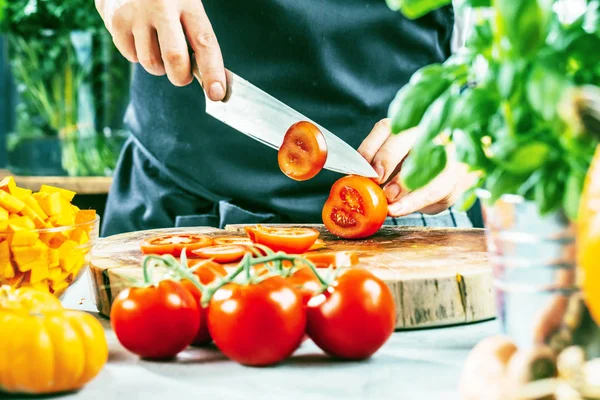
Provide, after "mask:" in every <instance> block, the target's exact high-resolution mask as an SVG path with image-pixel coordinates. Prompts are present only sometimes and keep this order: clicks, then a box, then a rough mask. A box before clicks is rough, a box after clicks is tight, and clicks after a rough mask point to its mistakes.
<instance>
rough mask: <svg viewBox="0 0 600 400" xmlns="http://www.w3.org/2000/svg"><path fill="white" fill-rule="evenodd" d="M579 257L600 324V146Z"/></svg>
mask: <svg viewBox="0 0 600 400" xmlns="http://www.w3.org/2000/svg"><path fill="white" fill-rule="evenodd" d="M577 257H578V265H579V268H580V270H581V272H582V277H581V279H582V287H583V293H584V297H585V301H586V303H587V305H588V307H589V310H590V313H591V314H592V316H593V317H594V320H595V321H596V323H597V324H600V146H598V148H596V152H595V154H594V159H593V161H592V164H591V166H590V168H589V170H588V172H587V176H586V179H585V184H584V188H583V193H582V195H581V203H580V208H579V218H578V221H577Z"/></svg>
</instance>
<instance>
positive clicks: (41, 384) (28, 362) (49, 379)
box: [0, 286, 108, 397]
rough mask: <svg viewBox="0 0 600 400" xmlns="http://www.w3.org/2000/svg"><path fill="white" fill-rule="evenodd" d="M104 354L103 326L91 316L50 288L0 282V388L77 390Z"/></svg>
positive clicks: (99, 366)
mask: <svg viewBox="0 0 600 400" xmlns="http://www.w3.org/2000/svg"><path fill="white" fill-rule="evenodd" d="M107 359H108V345H107V342H106V337H105V335H104V329H103V328H102V325H101V324H100V322H98V320H97V319H95V318H94V317H93V316H91V315H89V314H87V313H85V312H81V311H72V310H66V309H64V308H63V307H62V306H61V304H60V302H59V301H58V300H57V299H56V297H54V296H52V295H51V294H49V293H44V292H40V291H36V290H34V289H31V288H21V289H13V288H11V287H9V286H2V287H1V288H0V392H2V391H4V392H8V393H21V394H49V393H61V392H70V391H73V390H77V389H80V388H82V387H83V386H84V385H85V384H87V383H88V382H89V381H91V380H92V379H93V378H94V377H96V375H98V373H99V372H100V370H101V369H102V367H103V366H104V364H105V363H106V361H107ZM0 397H1V396H0Z"/></svg>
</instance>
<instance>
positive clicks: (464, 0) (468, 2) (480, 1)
mask: <svg viewBox="0 0 600 400" xmlns="http://www.w3.org/2000/svg"><path fill="white" fill-rule="evenodd" d="M491 6H492V0H458V1H457V2H456V7H457V8H462V7H471V8H480V7H491Z"/></svg>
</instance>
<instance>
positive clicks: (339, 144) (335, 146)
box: [192, 57, 378, 178]
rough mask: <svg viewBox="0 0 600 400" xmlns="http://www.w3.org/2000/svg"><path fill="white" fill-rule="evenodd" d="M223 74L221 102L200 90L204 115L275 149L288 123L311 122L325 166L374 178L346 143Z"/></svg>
mask: <svg viewBox="0 0 600 400" xmlns="http://www.w3.org/2000/svg"><path fill="white" fill-rule="evenodd" d="M192 60H193V62H192V64H193V66H192V68H193V74H194V76H195V77H196V79H198V81H199V83H200V84H201V85H203V84H202V74H201V73H200V71H199V69H198V66H197V64H196V60H195V57H192ZM226 73H227V86H228V87H227V94H226V97H225V99H224V101H219V102H215V101H212V100H211V99H210V98H209V97H208V96H207V94H206V91H205V90H203V92H204V97H205V98H206V113H207V114H209V115H211V116H212V117H214V118H216V119H218V120H219V121H221V122H223V123H225V124H227V125H229V126H230V127H232V128H234V129H236V130H238V131H239V132H241V133H243V134H245V135H247V136H249V137H251V138H252V139H254V140H257V141H259V142H261V143H263V144H265V145H267V146H269V147H271V148H273V149H275V150H279V148H280V147H281V144H282V142H283V137H284V136H285V133H286V132H287V130H288V128H289V127H290V126H292V125H293V124H295V123H296V122H298V121H308V122H311V123H313V124H315V125H316V126H317V127H318V128H319V129H320V130H321V132H322V133H323V135H324V136H325V141H326V142H327V161H326V162H325V166H324V168H325V169H328V170H330V171H334V172H338V173H341V174H345V175H360V176H365V177H367V178H377V177H378V175H377V173H376V172H375V170H374V169H373V167H371V165H370V164H369V163H368V162H367V160H366V159H365V158H364V157H363V156H361V155H360V153H358V152H357V151H356V150H355V149H354V148H353V147H352V146H350V145H349V144H348V143H346V142H344V141H343V140H342V139H340V138H339V137H337V136H336V135H334V134H333V133H331V132H330V131H329V130H327V129H325V128H324V127H323V126H321V125H319V124H318V123H316V122H315V121H312V120H311V119H309V118H308V117H306V116H304V115H302V114H301V113H299V112H298V111H296V110H294V109H293V108H291V107H290V106H288V105H286V104H284V103H283V102H281V101H279V100H277V99H276V98H274V97H273V96H271V95H269V94H268V93H266V92H265V91H263V90H261V89H259V88H258V87H256V86H254V85H253V84H251V83H250V82H248V81H247V80H245V79H243V78H242V77H240V76H238V75H236V74H234V73H233V72H231V71H229V70H226ZM203 87H204V86H203Z"/></svg>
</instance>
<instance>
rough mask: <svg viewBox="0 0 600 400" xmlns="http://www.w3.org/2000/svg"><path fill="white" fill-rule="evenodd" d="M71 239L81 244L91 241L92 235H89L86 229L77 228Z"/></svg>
mask: <svg viewBox="0 0 600 400" xmlns="http://www.w3.org/2000/svg"><path fill="white" fill-rule="evenodd" d="M71 240H73V241H75V242H77V243H79V244H84V243H87V242H89V241H90V237H89V236H88V234H87V232H86V231H85V229H81V228H75V230H74V231H73V233H72V234H71Z"/></svg>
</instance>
